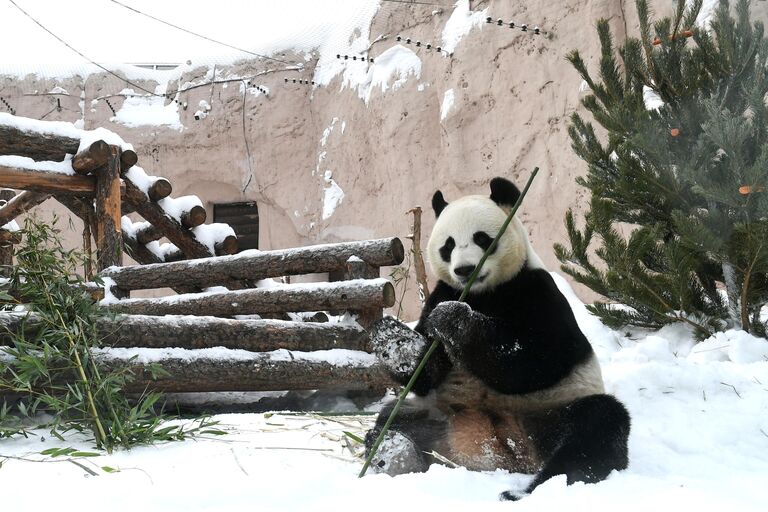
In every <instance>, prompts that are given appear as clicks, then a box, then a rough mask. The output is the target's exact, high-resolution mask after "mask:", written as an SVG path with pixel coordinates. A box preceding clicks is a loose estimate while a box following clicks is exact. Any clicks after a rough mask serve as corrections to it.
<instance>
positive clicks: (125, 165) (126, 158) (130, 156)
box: [120, 149, 139, 174]
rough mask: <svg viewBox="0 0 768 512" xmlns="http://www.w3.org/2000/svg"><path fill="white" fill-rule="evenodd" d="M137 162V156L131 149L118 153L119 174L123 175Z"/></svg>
mask: <svg viewBox="0 0 768 512" xmlns="http://www.w3.org/2000/svg"><path fill="white" fill-rule="evenodd" d="M138 161H139V156H138V155H137V154H136V152H135V151H134V150H132V149H126V150H125V151H123V152H122V153H120V172H122V173H123V174H125V173H126V172H127V171H128V169H130V168H131V167H133V166H134V165H136V162H138Z"/></svg>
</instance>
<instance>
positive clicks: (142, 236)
mask: <svg viewBox="0 0 768 512" xmlns="http://www.w3.org/2000/svg"><path fill="white" fill-rule="evenodd" d="M161 238H163V234H162V233H161V232H160V230H159V229H157V228H156V227H155V226H153V225H152V224H147V225H145V226H142V227H141V228H139V229H137V230H136V241H137V242H139V243H140V244H142V245H147V244H148V243H149V242H154V241H155V240H160V239H161Z"/></svg>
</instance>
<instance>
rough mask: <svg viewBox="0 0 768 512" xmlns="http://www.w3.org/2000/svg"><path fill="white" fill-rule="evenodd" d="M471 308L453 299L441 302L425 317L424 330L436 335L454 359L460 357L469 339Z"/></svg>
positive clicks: (433, 335) (431, 335)
mask: <svg viewBox="0 0 768 512" xmlns="http://www.w3.org/2000/svg"><path fill="white" fill-rule="evenodd" d="M471 321H472V308H470V307H469V305H467V304H466V303H465V302H458V301H455V300H451V301H446V302H441V303H440V304H438V305H437V306H435V309H433V310H432V312H431V313H430V314H429V316H428V317H427V321H426V325H425V327H426V332H427V334H429V335H430V337H437V338H439V339H440V340H441V341H442V342H443V345H444V346H445V349H446V351H447V352H448V355H449V356H450V357H451V359H453V360H454V361H455V360H456V359H459V358H461V355H462V351H463V347H464V346H465V345H466V344H467V342H468V341H469V338H470V337H469V331H470V324H471Z"/></svg>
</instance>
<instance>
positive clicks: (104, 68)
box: [8, 0, 164, 97]
mask: <svg viewBox="0 0 768 512" xmlns="http://www.w3.org/2000/svg"><path fill="white" fill-rule="evenodd" d="M8 1H9V2H11V4H13V6H14V7H16V9H18V10H19V11H21V13H22V14H23V15H24V16H26V17H27V18H29V19H30V20H32V21H33V22H34V23H35V24H36V25H37V26H38V27H40V28H41V29H43V30H45V31H46V32H48V34H50V35H51V36H52V37H53V38H54V39H56V40H57V41H59V42H60V43H61V44H63V45H64V46H66V47H67V48H69V49H70V50H72V51H73V52H75V53H76V54H78V55H79V56H80V57H82V58H84V59H85V60H87V61H88V62H90V63H91V64H93V65H94V66H96V67H97V68H99V69H101V70H103V71H106V72H107V73H109V74H110V75H112V76H114V77H116V78H119V79H120V80H122V81H123V82H125V83H127V84H128V85H130V86H132V87H135V88H137V89H140V90H142V91H144V92H146V93H148V94H151V95H152V96H161V97H164V96H163V95H162V94H157V93H156V92H154V91H150V90H148V89H145V88H144V87H142V86H140V85H139V84H136V83H134V82H131V81H130V80H128V79H127V78H124V77H122V76H120V75H118V74H117V73H115V72H114V71H112V70H111V69H107V68H106V67H104V66H102V65H101V64H99V63H98V62H95V61H93V60H92V59H90V58H88V57H87V56H86V55H84V54H83V53H82V52H81V51H79V50H77V49H76V48H74V47H73V46H72V45H71V44H69V43H68V42H66V41H65V40H63V39H62V38H60V37H59V36H57V35H56V34H54V33H53V32H51V31H50V30H49V29H48V28H46V27H45V26H44V25H43V24H42V23H40V22H39V21H37V20H36V19H35V18H34V17H33V16H32V15H31V14H29V13H28V12H27V11H25V10H24V9H22V8H21V7H20V6H19V4H17V3H16V2H15V1H14V0H8Z"/></svg>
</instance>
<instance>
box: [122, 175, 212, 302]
mask: <svg viewBox="0 0 768 512" xmlns="http://www.w3.org/2000/svg"><path fill="white" fill-rule="evenodd" d="M125 202H127V203H129V204H130V205H131V206H132V207H133V208H134V209H135V210H136V212H138V214H139V215H141V216H142V217H144V218H145V219H146V220H148V221H149V222H151V223H152V224H154V225H155V227H157V229H159V230H160V232H161V233H162V234H163V235H164V236H165V237H166V238H168V240H170V241H171V242H172V243H173V244H175V245H176V247H178V248H179V249H180V250H181V251H182V252H183V253H184V255H185V256H186V257H187V258H205V257H207V256H213V255H212V254H211V253H210V251H209V250H208V247H206V246H205V245H204V244H202V243H200V242H198V241H197V240H196V239H195V237H194V236H193V235H192V233H190V232H189V230H187V229H186V228H184V226H182V225H181V224H180V223H179V222H178V221H177V220H176V219H173V218H171V217H169V216H168V215H166V213H165V212H164V211H163V209H162V208H160V207H159V206H158V205H157V204H155V203H153V202H152V201H150V200H149V197H148V196H147V194H145V193H144V192H143V191H142V190H141V189H140V188H139V187H137V186H136V185H134V184H133V182H131V181H130V180H129V179H126V180H125ZM185 285H189V283H178V286H185ZM119 286H120V287H122V288H125V287H124V286H122V285H119ZM176 286H177V285H176V284H174V285H172V286H168V288H175V287H176ZM131 289H133V290H137V289H139V288H131Z"/></svg>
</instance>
